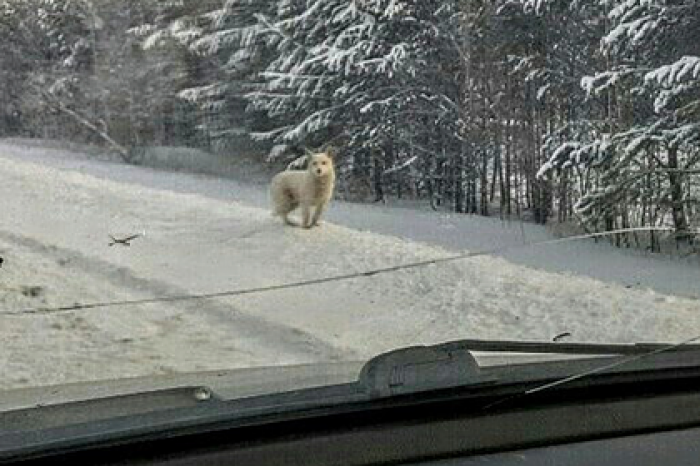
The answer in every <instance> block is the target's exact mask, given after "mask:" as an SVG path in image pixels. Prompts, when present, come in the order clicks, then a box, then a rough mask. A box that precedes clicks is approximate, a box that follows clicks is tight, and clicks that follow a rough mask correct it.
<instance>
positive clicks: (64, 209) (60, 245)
mask: <svg viewBox="0 0 700 466" xmlns="http://www.w3.org/2000/svg"><path fill="white" fill-rule="evenodd" d="M0 173H2V183H0V198H2V199H3V213H2V216H1V217H0V255H2V256H3V257H4V258H5V259H6V260H5V263H4V265H3V267H2V269H0V273H1V274H2V275H1V277H2V278H1V281H0V284H1V285H2V287H3V288H2V291H1V292H0V306H1V309H0V349H1V350H2V351H0V388H9V387H18V386H23V385H37V384H45V383H58V382H65V381H75V380H87V379H99V378H107V377H126V376H133V375H142V374H153V373H164V372H168V371H190V370H206V369H217V368H233V367H245V366H251V365H263V364H265V365H269V364H284V363H291V362H309V361H328V360H340V359H358V358H360V359H361V358H367V357H370V356H371V355H373V354H376V353H377V352H380V351H384V350H388V349H392V348H396V347H399V346H404V345H411V344H417V343H437V342H441V341H447V340H451V339H458V338H508V339H527V340H550V339H551V338H552V337H553V336H554V335H556V334H558V333H560V332H570V333H571V334H572V341H614V342H634V341H652V340H653V341H677V340H680V339H683V338H687V337H689V336H691V335H693V334H695V333H700V302H699V301H698V300H697V299H692V298H689V297H680V296H673V295H671V294H662V293H659V292H657V291H653V290H650V289H640V288H638V287H635V286H633V287H629V286H626V285H624V284H622V283H620V280H616V282H613V281H608V282H606V281H602V280H596V279H594V278H591V277H587V276H577V275H574V274H573V273H562V272H556V271H553V268H552V267H550V265H551V263H552V262H555V261H558V262H560V263H561V266H562V269H564V268H566V267H570V268H572V269H573V268H574V267H575V263H577V262H579V261H580V262H586V260H587V257H588V256H587V254H588V253H590V254H599V256H598V257H607V262H605V263H600V264H599V272H600V271H603V270H607V269H608V268H610V269H611V270H612V271H613V272H614V270H622V268H623V267H629V266H630V265H629V264H631V263H632V262H626V261H639V264H643V265H644V268H642V269H641V270H640V276H644V274H645V273H646V274H648V273H653V271H654V270H655V268H656V267H657V266H659V264H662V263H663V262H664V261H665V262H666V263H667V266H668V267H669V270H674V272H673V273H675V274H677V276H679V277H685V276H686V273H685V272H684V270H685V269H687V270H688V271H689V272H688V273H692V271H693V270H694V269H693V268H692V267H693V264H692V263H691V262H689V261H688V262H686V263H681V262H678V261H670V260H668V259H662V260H659V259H658V258H652V259H648V258H644V257H641V256H639V257H634V256H630V255H627V254H624V253H622V252H620V251H613V250H610V249H607V248H605V249H604V252H603V253H601V252H595V251H598V246H596V245H594V244H590V243H587V245H582V246H578V247H579V248H581V249H576V248H574V247H571V248H570V249H567V250H562V251H563V252H561V251H560V253H559V255H558V256H557V255H556V254H557V252H556V251H557V250H555V249H552V250H551V251H550V252H548V253H547V254H549V255H542V251H530V252H529V254H530V255H529V258H527V257H525V258H523V257H520V258H519V259H517V260H518V261H519V262H521V263H514V262H513V261H511V260H508V259H506V258H504V257H491V256H484V257H477V258H473V259H468V260H464V261H461V262H453V263H447V264H442V265H434V266H428V267H425V268H419V269H411V270H403V271H398V272H395V273H390V274H381V275H376V276H373V277H365V278H356V279H352V280H347V281H340V282H335V283H330V284H324V285H314V286H308V287H303V288H296V289H291V290H284V291H274V292H267V293H260V294H252V295H246V296H241V297H236V298H222V299H216V300H204V301H192V302H172V303H161V304H157V305H156V304H148V305H140V306H123V307H112V308H104V309H95V310H83V311H77V312H66V313H56V314H50V315H41V314H40V315H36V314H26V315H22V314H21V313H19V314H7V313H8V312H14V311H18V310H23V309H28V308H34V307H42V306H47V305H49V306H60V305H70V304H73V303H76V302H79V303H86V302H94V301H110V300H120V299H125V298H141V297H151V296H167V295H174V294H182V293H207V292H216V291H222V290H232V289H245V288H248V287H257V286H266V285H274V284H279V283H286V282H291V281H297V280H300V279H312V278H320V277H324V276H328V275H335V274H343V273H349V272H360V271H364V270H369V269H373V268H376V267H382V266H387V265H394V264H403V263H407V262H411V261H416V260H424V259H428V258H434V257H442V256H444V255H446V254H449V253H450V250H451V249H460V250H464V249H468V248H466V247H465V245H467V244H468V242H469V241H471V240H470V239H469V238H476V239H474V240H473V241H474V244H477V243H476V242H477V241H478V242H481V243H482V245H483V246H488V247H493V246H495V244H494V242H496V243H503V244H508V243H509V242H511V244H512V242H513V241H516V240H518V239H519V240H520V241H522V237H521V235H522V232H523V231H521V229H520V228H518V227H516V226H514V225H511V226H508V225H500V224H499V223H498V222H495V223H494V222H491V223H489V222H487V221H482V220H479V219H476V218H472V217H466V216H465V217H460V218H457V217H453V216H445V215H442V214H437V213H433V212H419V211H413V210H409V209H392V208H387V207H382V208H375V207H372V206H361V205H343V204H337V205H335V206H333V207H332V209H331V212H330V214H329V218H328V222H327V223H325V224H324V225H323V226H322V227H321V228H318V229H314V230H311V231H305V230H300V229H294V228H285V227H282V226H281V225H280V223H279V222H278V221H277V220H276V219H274V218H272V217H271V216H270V214H269V211H268V210H267V209H266V208H264V206H263V201H264V199H265V194H264V193H265V191H264V186H260V185H255V184H250V185H246V184H243V183H240V182H236V181H233V180H224V179H214V178H203V177H201V176H195V175H188V174H184V173H166V172H158V171H155V170H151V169H143V168H138V167H127V166H123V165H118V164H113V163H104V162H96V161H91V160H88V159H87V158H85V157H73V156H70V155H69V154H68V153H67V152H61V151H50V150H46V149H43V150H39V149H33V150H29V149H23V148H20V147H17V146H10V145H6V144H5V145H3V146H2V147H1V148H0ZM363 222H364V223H363ZM495 227H498V228H500V230H499V229H497V228H495ZM367 230H373V231H367ZM489 231H490V232H491V233H490V238H487V236H489V233H488V232H489ZM498 231H501V233H500V234H495V232H498ZM132 232H145V236H144V237H142V238H137V239H136V240H134V242H133V244H132V246H131V247H121V246H113V247H110V246H108V236H107V235H108V234H115V235H122V234H129V233H132ZM524 232H525V234H526V235H531V234H537V235H545V234H546V232H545V231H544V230H532V229H525V230H524ZM528 239H533V237H532V236H531V237H529V238H528ZM416 240H420V241H416ZM552 251H553V252H552ZM591 251H594V252H591ZM538 258H540V259H541V260H542V267H541V268H540V269H535V268H533V267H528V266H526V265H523V263H527V262H528V261H534V260H536V259H538ZM514 260H515V259H514ZM618 263H619V264H623V265H617V266H616V267H612V266H611V264H618ZM624 264H627V265H624ZM591 266H592V264H591ZM608 272H610V271H608ZM596 273H597V272H596ZM696 273H697V272H696ZM591 275H594V274H591ZM695 277H696V278H695V280H696V281H695V283H698V281H697V275H696V276H695ZM618 278H620V277H618ZM32 287H36V288H32ZM681 291H682V292H683V293H684V294H685V295H686V296H692V291H693V288H692V287H690V286H689V287H688V288H687V289H684V290H681ZM679 294H680V293H679ZM3 313H5V314H4V315H3Z"/></svg>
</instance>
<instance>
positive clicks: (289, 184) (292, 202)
mask: <svg viewBox="0 0 700 466" xmlns="http://www.w3.org/2000/svg"><path fill="white" fill-rule="evenodd" d="M334 187H335V168H334V166H333V157H332V155H331V154H330V153H329V152H322V153H319V154H310V155H309V156H308V167H307V169H306V170H303V171H302V170H286V171H283V172H282V173H278V174H277V175H275V177H274V178H273V179H272V184H271V186H270V197H271V198H272V204H273V214H274V215H279V216H280V217H282V219H283V220H284V222H285V223H286V224H288V225H293V223H292V222H291V221H290V220H289V217H288V215H289V213H290V212H292V211H293V210H294V209H296V208H297V207H301V226H302V227H304V228H311V227H312V226H315V225H318V220H319V218H320V217H321V214H322V213H323V211H324V210H325V208H326V207H327V206H328V203H329V202H330V200H331V197H332V196H333V188H334ZM312 209H313V213H312Z"/></svg>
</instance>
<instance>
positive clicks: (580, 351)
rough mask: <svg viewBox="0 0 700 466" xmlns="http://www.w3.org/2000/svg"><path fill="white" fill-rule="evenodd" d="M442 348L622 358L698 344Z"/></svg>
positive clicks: (507, 343)
mask: <svg viewBox="0 0 700 466" xmlns="http://www.w3.org/2000/svg"><path fill="white" fill-rule="evenodd" d="M440 346H441V347H444V348H445V349H448V350H449V349H451V348H452V349H454V350H456V349H464V350H468V351H476V352H479V351H483V352H499V353H500V352H502V353H538V354H573V355H591V356H595V355H602V356H618V355H620V356H622V355H636V354H645V353H649V352H652V351H656V350H661V349H663V350H664V352H680V351H699V350H700V344H687V345H676V346H674V345H673V343H629V344H624V343H623V344H609V343H550V342H538V341H511V340H459V341H454V342H450V343H444V344H442V345H440Z"/></svg>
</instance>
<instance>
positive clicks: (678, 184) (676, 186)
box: [668, 148, 688, 238]
mask: <svg viewBox="0 0 700 466" xmlns="http://www.w3.org/2000/svg"><path fill="white" fill-rule="evenodd" d="M668 168H669V172H668V180H669V182H670V183H671V209H672V215H673V227H674V228H675V229H676V233H680V234H681V235H685V234H687V231H688V221H687V219H686V216H685V209H684V207H683V179H682V174H681V173H680V172H679V171H678V150H677V149H676V148H673V149H669V150H668ZM679 238H680V236H679Z"/></svg>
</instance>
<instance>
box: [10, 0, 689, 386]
mask: <svg viewBox="0 0 700 466" xmlns="http://www.w3.org/2000/svg"><path fill="white" fill-rule="evenodd" d="M0 38H1V39H2V44H3V45H2V47H0V199H2V210H1V212H0V257H1V258H2V262H0V398H2V392H3V391H5V390H11V389H22V388H27V387H41V386H48V385H56V384H65V383H73V382H90V381H105V380H117V379H127V378H130V377H142V376H164V375H172V374H180V373H191V372H201V371H219V370H229V369H240V368H260V367H264V366H283V365H296V364H321V363H323V364H326V366H324V367H327V363H333V362H358V361H367V360H369V359H370V358H372V357H374V356H376V355H377V354H379V353H382V352H386V351H391V350H395V349H397V348H401V347H406V346H415V345H431V344H438V343H443V342H448V341H453V340H460V339H471V340H511V341H539V342H552V341H555V342H557V343H562V344H564V343H615V344H620V343H640V342H645V343H650V342H656V343H671V344H672V343H676V342H681V341H685V340H689V339H691V338H693V337H694V336H695V335H696V334H700V234H699V229H700V149H699V148H700V48H699V45H698V44H700V10H699V9H698V8H697V6H696V4H695V2H694V1H693V0H679V1H673V2H671V1H666V0H650V1H615V0H583V1H576V2H570V1H560V0H508V1H505V0H504V1H500V0H499V1H493V2H485V1H480V0H439V1H437V0H264V1H263V0H200V1H196V2H195V1H186V0H179V1H178V0H173V1H149V0H129V1H119V2H117V1H109V0H94V1H90V0H79V1H74V0H0ZM319 367H320V366H319ZM353 367H355V366H353ZM320 370H321V369H320V368H319V371H320Z"/></svg>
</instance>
